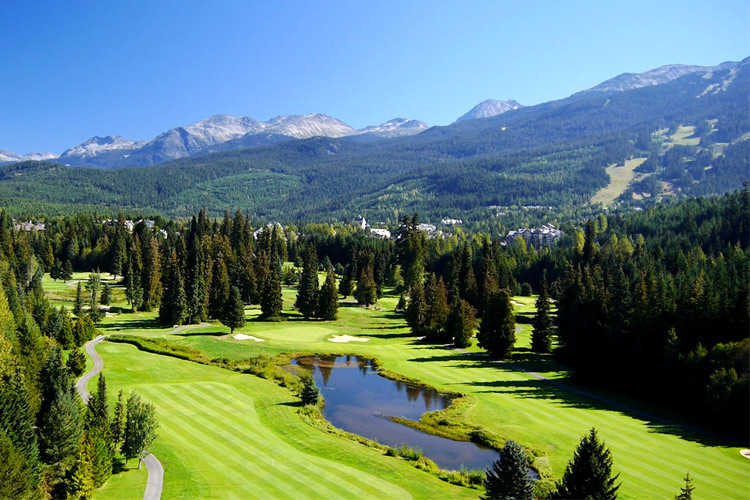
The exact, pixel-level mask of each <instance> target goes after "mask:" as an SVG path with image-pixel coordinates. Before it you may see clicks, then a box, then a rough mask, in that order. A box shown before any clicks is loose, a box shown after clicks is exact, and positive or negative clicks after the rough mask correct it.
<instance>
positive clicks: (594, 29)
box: [0, 0, 750, 153]
mask: <svg viewBox="0 0 750 500" xmlns="http://www.w3.org/2000/svg"><path fill="white" fill-rule="evenodd" d="M748 55H750V2H748V1H747V0H739V1H730V0H728V1H721V2H709V1H690V0H681V1H671V0H668V1H661V0H660V1H656V2H654V1H640V0H638V1H636V0H628V1H622V2H606V1H604V2H603V1H591V2H583V1H565V2H560V1H471V2H426V1H405V0H401V1H393V2H391V1H381V0H379V1H359V0H348V1H341V2H334V1H325V2H322V1H321V2H309V1H308V2H301V1H300V2H292V1H283V0H278V1H277V0H273V1H263V2H249V1H235V2H228V1H211V2H206V1H179V2H178V1H159V2H154V1H135V0H128V1H127V2H102V1H97V2H85V1H75V2H59V1H48V2H44V1H29V2H20V1H18V2H15V1H10V0H9V1H4V2H2V3H1V4H0V68H2V70H1V71H2V73H0V75H1V76H0V149H8V150H11V151H16V152H19V153H28V152H31V151H51V152H53V153H61V152H62V151H63V150H64V149H66V148H67V147H70V146H73V145H76V144H79V143H81V142H83V141H84V140H86V139H88V138H89V137H91V136H93V135H122V136H124V137H127V138H129V139H150V138H152V137H154V136H155V135H156V134H158V133H160V132H162V131H164V130H166V129H168V128H171V127H174V126H178V125H188V124H190V123H194V122H196V121H198V120H201V119H203V118H206V117H208V116H210V115H212V114H215V113H227V114H233V115H246V116H252V117H253V118H256V119H259V120H267V119H269V118H271V117H274V116H277V115H285V114H303V113H313V112H320V113H325V114H328V115H331V116H334V117H336V118H339V119H341V120H343V121H345V122H347V123H349V124H350V125H352V126H354V127H357V128H360V127H363V126H366V125H373V124H379V123H382V122H385V121H387V120H389V119H391V118H394V117H397V116H401V117H406V118H417V119H420V120H423V121H425V122H427V123H428V124H430V125H442V124H447V123H450V122H452V121H453V120H455V119H456V118H457V117H458V116H460V115H461V114H463V113H464V112H466V111H467V110H468V109H470V108H471V107H472V106H474V105H475V104H476V103H478V102H479V101H482V100H484V99H487V98H496V99H509V98H512V99H516V100H518V101H519V102H521V103H522V104H526V105H528V104H536V103H540V102H544V101H548V100H552V99H558V98H562V97H566V96H568V95H570V94H572V93H574V92H577V91H578V90H582V89H584V88H588V87H591V86H593V85H595V84H597V83H599V82H601V81H603V80H606V79H608V78H611V77H613V76H616V75H618V74H620V73H623V72H641V71H646V70H649V69H652V68H655V67H658V66H661V65H664V64H671V63H686V64H701V65H711V64H717V63H720V62H723V61H727V60H740V59H743V58H745V57H747V56H748Z"/></svg>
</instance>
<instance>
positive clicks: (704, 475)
mask: <svg viewBox="0 0 750 500" xmlns="http://www.w3.org/2000/svg"><path fill="white" fill-rule="evenodd" d="M294 295H295V292H294V291H293V290H288V289H285V291H284V297H285V312H288V313H289V318H288V321H283V322H279V323H265V322H260V321H255V320H254V317H255V316H257V315H258V314H259V310H258V308H257V306H253V307H248V308H247V309H246V310H247V316H248V323H247V324H246V325H245V327H243V328H242V329H239V330H237V331H236V332H235V333H240V332H241V333H245V334H248V335H253V336H256V337H258V338H261V339H264V340H265V342H263V343H259V342H255V341H252V340H243V341H238V340H235V339H233V338H229V337H228V336H227V333H228V329H227V328H226V327H223V326H221V325H220V324H217V323H214V324H213V325H212V326H211V327H209V328H205V329H201V330H190V331H186V332H181V333H178V334H174V335H167V334H164V333H151V332H154V331H153V330H151V332H149V331H148V330H147V331H146V333H139V334H138V335H153V336H158V337H162V338H165V339H168V340H170V341H173V342H176V343H178V344H183V345H188V346H191V347H193V348H195V349H198V350H200V351H202V352H204V353H206V354H207V355H209V356H210V357H226V358H230V359H241V358H246V357H252V356H257V355H259V354H267V355H270V356H273V355H276V354H278V353H280V352H284V351H294V352H302V351H309V352H331V353H342V354H343V353H352V354H363V355H366V356H371V357H376V358H378V359H379V360H380V361H381V362H382V364H383V366H384V368H386V369H387V370H389V371H393V372H396V373H399V374H402V375H405V376H407V377H412V378H416V379H419V380H422V381H424V382H425V383H428V384H430V385H433V386H435V387H437V388H441V389H446V390H451V391H457V392H461V393H464V394H467V395H469V396H470V405H469V409H468V410H467V412H466V414H465V418H466V419H468V421H469V422H470V423H472V424H477V425H481V426H483V427H485V428H487V429H488V430H491V431H492V432H494V433H496V434H498V435H500V436H502V437H503V438H509V439H515V440H517V441H518V442H520V443H522V444H523V445H525V446H527V447H528V448H530V449H531V450H532V451H533V452H534V453H536V454H537V455H538V457H539V458H538V459H537V465H538V466H540V467H541V468H542V469H545V467H546V471H547V473H548V474H551V475H552V476H553V477H555V478H559V477H560V475H561V474H562V472H563V470H564V468H565V465H566V463H567V461H568V460H569V458H570V457H571V455H572V453H573V450H574V449H575V447H576V445H577V444H578V442H579V440H580V437H581V436H582V435H584V434H585V433H586V432H587V431H588V429H590V428H591V427H596V428H597V429H598V430H599V434H600V436H601V437H602V438H603V439H604V440H605V441H606V443H607V445H608V446H609V447H610V448H611V450H612V453H613V456H614V468H615V471H616V472H618V473H620V480H621V481H622V482H623V485H622V488H621V489H620V498H625V499H627V498H672V497H674V496H675V495H676V494H677V493H678V492H679V490H680V487H681V486H682V484H683V480H682V478H683V477H684V475H685V473H686V472H690V475H691V476H692V477H693V479H694V483H695V485H696V488H697V489H696V494H695V497H696V498H749V497H750V460H747V459H745V458H743V457H741V456H740V454H739V448H737V447H735V446H734V445H729V444H727V443H726V442H721V441H715V440H713V439H711V438H710V437H706V436H703V435H695V434H693V433H691V432H689V431H686V430H684V429H682V428H679V427H677V428H675V427H673V426H668V425H664V424H662V423H660V422H659V421H657V420H655V419H649V418H645V417H643V416H641V415H640V414H636V413H632V412H629V411H627V410H623V409H622V408H621V407H618V406H612V405H610V404H608V403H606V402H603V401H602V400H601V399H595V398H590V397H588V396H584V395H581V394H580V393H578V392H575V391H571V390H567V389H566V388H564V387H559V386H555V385H553V384H550V383H549V382H545V381H542V380H538V379H537V378H535V377H534V376H532V375H531V374H528V373H524V372H521V371H518V370H516V369H514V368H512V367H510V366H507V365H498V364H496V363H492V362H490V361H489V360H488V359H487V358H485V357H484V356H483V355H481V354H477V353H479V352H480V351H481V350H480V349H477V348H476V347H473V348H470V349H469V351H475V352H468V353H461V352H457V351H455V350H453V349H451V348H450V347H448V346H434V345H427V344H423V343H421V342H419V341H417V340H416V339H415V338H413V337H410V336H409V331H408V328H407V327H406V325H405V322H404V320H403V317H402V315H400V314H395V313H393V312H392V310H393V308H394V307H395V305H396V302H397V300H398V297H397V296H387V297H385V298H384V299H382V300H381V301H380V302H379V304H378V307H377V308H370V309H364V308H360V307H356V306H355V305H354V304H353V301H352V299H351V298H350V299H348V300H347V301H345V302H344V303H343V304H342V307H341V308H340V309H339V319H338V320H337V321H335V322H325V321H303V320H302V319H301V318H300V317H299V315H297V314H296V313H295V312H293V311H292V310H291V306H292V303H293V299H294ZM514 300H515V301H517V302H518V303H519V305H518V306H517V311H518V312H522V313H524V314H526V315H530V314H532V313H533V302H534V300H535V297H514ZM150 314H151V318H153V317H155V313H150ZM129 316H130V315H129V314H121V315H119V316H118V318H116V319H117V321H118V322H119V323H121V325H122V326H127V324H128V317H129ZM134 319H135V318H134ZM142 319H145V318H141V320H142ZM113 321H114V320H113ZM139 321H140V320H139ZM520 326H521V331H520V332H519V333H517V338H518V342H517V345H516V347H517V350H516V352H515V354H514V358H513V360H512V362H513V363H514V364H518V365H520V366H522V367H524V368H526V369H528V370H532V371H535V372H539V373H541V374H542V375H544V376H546V377H548V378H550V379H555V380H559V381H561V382H562V383H564V384H565V385H566V386H567V387H572V388H574V389H577V390H580V389H581V388H579V387H577V386H576V385H575V384H574V383H572V382H571V381H570V380H569V379H568V373H567V371H566V369H565V367H564V366H562V365H559V364H558V363H556V362H554V360H553V359H552V358H551V357H550V356H544V355H538V354H534V353H531V352H529V351H528V347H529V346H530V334H531V325H529V324H520ZM125 329H127V328H125ZM136 330H137V328H136ZM332 334H337V335H345V334H348V335H357V336H361V337H366V338H369V339H370V340H369V341H368V342H366V343H359V342H352V343H348V344H338V343H333V342H329V340H328V339H329V338H330V336H331V335H332ZM100 351H101V352H102V353H103V357H104V359H105V374H106V375H107V380H108V382H109V383H110V384H111V385H113V386H114V388H117V387H138V388H139V390H140V391H141V392H142V393H143V394H144V396H146V397H147V398H148V399H149V400H151V401H152V402H153V403H154V404H155V405H157V407H158V411H159V413H160V416H161V417H162V422H163V423H164V429H162V436H161V438H160V439H159V441H158V444H157V448H156V449H155V452H156V454H157V456H159V458H160V459H161V460H162V462H163V463H164V465H165V470H166V471H167V472H166V478H165V488H166V489H165V497H169V496H179V495H183V496H205V495H207V494H212V495H213V494H217V495H220V496H223V495H224V494H225V492H226V490H223V489H222V488H225V487H227V485H230V484H234V482H236V481H240V484H244V483H243V482H242V481H243V479H242V478H246V479H245V481H251V482H253V483H255V481H256V480H255V479H250V478H252V477H253V476H252V475H251V472H250V471H247V470H245V469H244V468H243V467H242V466H241V465H235V466H233V467H229V466H227V467H229V469H231V470H229V469H227V470H226V471H225V470H224V469H225V465H226V464H227V462H235V461H240V462H242V461H247V463H250V464H253V465H254V466H255V467H260V468H261V469H262V470H263V471H265V472H264V473H271V474H276V473H278V474H280V476H279V477H284V474H287V472H277V471H276V469H274V467H273V466H271V467H270V468H269V465H268V464H267V463H261V462H262V460H266V459H267V457H266V458H265V459H261V457H262V456H263V454H264V451H263V450H267V448H264V447H265V446H268V443H266V442H265V441H263V440H262V439H261V438H266V437H267V436H268V435H273V436H275V437H268V438H267V439H271V440H272V441H271V444H272V445H273V449H278V450H283V452H284V453H288V454H290V458H285V461H283V462H281V463H283V464H284V466H285V467H289V468H291V469H294V467H297V466H299V467H303V465H302V464H301V462H305V460H303V458H302V457H306V460H309V459H310V457H309V456H308V455H314V456H315V457H320V458H315V464H320V463H322V462H320V460H323V457H325V458H327V459H328V460H330V461H332V462H335V463H336V464H338V465H337V466H336V467H344V472H341V473H340V474H341V475H342V476H341V477H342V479H341V481H343V483H342V484H349V483H348V482H351V484H352V488H362V486H361V485H359V484H358V483H357V481H356V480H355V479H354V476H353V475H352V474H353V472H352V471H351V470H350V469H356V470H357V471H358V472H357V473H358V474H362V473H363V472H362V471H365V472H364V473H371V467H384V468H385V469H384V470H385V471H387V472H383V473H376V474H373V475H374V476H377V478H379V479H380V480H383V481H386V482H387V483H389V484H391V485H397V486H398V487H399V488H404V489H405V490H409V488H417V489H418V491H417V490H414V489H411V490H409V491H410V492H411V494H413V495H414V496H415V497H419V498H424V497H427V496H429V495H431V494H434V492H435V491H437V490H435V488H437V489H438V490H439V489H440V488H449V485H447V484H446V483H442V482H440V481H438V480H437V479H435V478H434V477H432V476H429V479H425V480H422V479H415V478H421V477H422V476H427V474H424V473H422V472H420V471H417V470H416V469H414V468H413V467H411V466H410V465H408V464H403V463H401V462H398V461H396V460H394V459H386V458H385V457H380V456H379V455H378V453H377V452H375V451H373V450H371V449H368V448H366V447H364V446H362V445H357V444H354V443H349V442H348V441H345V440H343V439H340V438H334V437H331V436H328V435H325V434H322V433H321V432H320V431H317V430H315V429H313V428H312V427H310V426H309V425H307V424H305V423H304V422H303V421H302V420H301V419H300V418H299V417H298V416H297V415H296V414H295V413H294V408H293V407H291V406H287V404H290V403H291V402H293V401H294V400H295V398H294V397H293V396H291V395H290V394H289V392H288V391H286V390H285V389H282V388H280V387H278V386H276V385H275V384H272V383H270V382H267V381H265V380H263V379H259V378H255V377H252V376H248V375H238V374H234V373H232V372H229V371H225V370H220V369H217V368H212V367H206V366H201V365H196V364H193V363H189V362H185V361H178V360H175V359H171V358H166V357H158V356H155V355H151V354H147V353H143V352H138V351H137V350H136V349H135V348H134V347H132V346H126V345H114V344H109V343H105V344H102V345H101V347H100ZM113 392H114V391H113ZM596 394H597V396H600V397H605V398H607V399H610V400H614V401H616V402H617V403H620V404H625V405H628V406H630V407H634V408H636V409H637V410H640V411H642V412H647V413H650V414H656V415H662V416H664V417H666V418H669V419H673V420H681V421H687V422H690V416H689V415H686V416H679V415H678V416H675V415H669V414H665V413H664V412H663V411H660V410H658V409H654V408H651V407H648V406H647V405H644V404H642V403H639V402H637V401H633V400H628V399H627V398H624V397H619V396H616V395H613V394H606V393H602V392H601V391H600V392H597V393H596ZM178 409H179V410H180V411H178ZM181 412H182V413H181ZM173 415H174V419H171V417H172V416H173ZM188 417H189V418H188ZM168 420H171V422H170V423H167V421H168ZM209 424H210V425H209ZM258 425H261V426H265V427H266V434H263V433H262V432H261V433H260V434H261V435H260V436H259V437H256V434H255V433H254V432H253V431H254V430H255V429H256V427H257V426H258ZM211 426H214V427H215V429H212V428H211ZM237 433H240V434H241V435H243V436H245V435H246V436H247V439H248V443H247V444H245V441H243V444H242V446H241V447H237V446H236V443H235V445H234V446H235V447H237V448H241V450H244V449H245V448H247V449H248V451H247V452H245V451H241V450H235V448H233V447H232V446H230V444H231V443H234V442H235V441H236V438H233V436H236V435H237ZM243 433H246V434H243ZM185 436H188V438H187V442H188V444H187V445H186V444H184V443H185V442H186V438H185ZM194 436H208V437H206V438H205V439H204V438H203V437H201V438H195V437H194ZM256 440H257V442H256ZM277 440H278V441H282V442H284V443H286V444H283V443H282V444H280V445H279V447H278V448H276V445H277V444H278V443H277V442H276V441H277ZM214 442H217V443H220V444H221V445H222V446H225V445H226V447H225V448H215V449H217V450H221V451H211V449H214V448H213V447H212V444H211V443H214ZM233 450H235V451H233ZM322 450H326V451H325V452H323V451H322ZM344 450H346V451H344ZM232 451H233V452H234V453H238V454H239V455H233V454H231V453H230V452H232ZM306 454H307V455H306ZM165 460H166V461H167V463H165ZM273 460H274V464H276V462H275V458H274V459H273ZM391 462H393V463H395V464H397V465H392V463H391ZM373 463H374V464H377V465H372V464H373ZM326 464H327V462H326ZM362 464H368V465H366V466H365V465H362ZM402 466H403V467H402ZM330 467H333V465H325V466H324V467H323V469H324V470H325V469H328V468H330ZM251 469H254V467H251ZM303 470H304V472H301V473H300V474H303V475H304V476H303V477H307V478H308V479H309V481H303V482H305V483H309V482H311V481H312V478H314V477H318V475H321V474H322V475H321V476H320V477H321V479H320V481H321V482H322V484H327V483H326V481H327V480H328V479H327V478H328V477H329V476H328V475H325V474H324V473H323V472H321V471H320V470H319V469H317V468H316V469H304V468H303ZM335 470H338V469H335ZM378 470H379V469H378ZM284 471H286V469H284ZM172 474H174V475H178V476H179V478H177V479H175V480H174V483H173V484H172V485H170V481H171V479H170V478H171V477H173V476H172ZM308 474H309V476H308ZM336 474H339V472H337V473H336ZM403 478H409V479H408V480H404V481H405V482H400V481H401V479H403ZM433 479H434V481H438V483H437V485H436V483H434V482H433V481H432V480H433ZM341 481H340V482H341ZM204 482H205V483H206V484H209V486H202V485H203V484H204ZM363 482H365V483H367V484H368V485H372V487H373V488H374V489H375V490H377V491H378V492H380V494H382V493H385V492H386V490H387V485H383V484H381V483H379V482H377V481H373V482H371V481H370V479H369V478H367V477H366V476H365V479H364V480H363ZM113 484H114V483H113ZM243 487H244V486H243ZM321 487H322V488H327V487H328V486H321ZM108 488H109V487H107V488H105V489H104V490H103V491H102V493H101V495H102V496H106V495H107V494H108V493H107V491H108ZM171 488H174V489H171ZM201 488H209V490H204V489H201ZM263 488H265V487H263ZM269 488H270V487H269ZM345 488H348V486H345ZM379 488H385V489H383V490H380V489H379ZM450 488H452V487H450ZM375 490H373V493H371V494H373V495H376V496H377V494H378V493H374V491H375ZM263 491H265V492H266V493H267V495H266V496H283V495H284V491H276V490H272V489H268V490H263ZM306 491H309V495H311V496H319V494H318V495H316V494H315V493H314V492H313V490H306ZM351 491H352V492H353V491H356V490H355V489H353V490H351ZM394 491H395V493H393V494H396V493H399V492H402V491H401V490H394ZM442 491H443V494H442V496H441V498H444V497H445V490H442ZM451 491H452V492H454V493H455V492H462V491H464V492H465V491H468V490H462V489H455V490H451ZM113 492H114V489H113ZM350 493H351V492H350ZM454 493H451V495H453V494H454ZM468 493H469V494H470V495H471V494H474V495H476V492H471V491H468ZM331 494H332V495H333V496H339V495H340V496H347V495H345V494H344V493H343V492H340V491H339V492H338V493H337V490H331ZM456 494H458V493H456ZM237 495H238V496H240V497H244V496H247V492H245V491H241V490H238V493H237ZM349 496H352V494H350V495H349ZM387 496H390V493H389V495H387Z"/></svg>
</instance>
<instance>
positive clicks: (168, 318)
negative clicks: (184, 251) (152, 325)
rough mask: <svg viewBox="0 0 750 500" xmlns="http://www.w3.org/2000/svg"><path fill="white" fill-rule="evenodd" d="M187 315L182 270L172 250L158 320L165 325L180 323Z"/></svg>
mask: <svg viewBox="0 0 750 500" xmlns="http://www.w3.org/2000/svg"><path fill="white" fill-rule="evenodd" d="M186 316H187V297H186V295H185V284H184V281H183V279H182V270H181V268H180V266H179V264H178V261H177V253H176V252H174V251H172V256H171V257H170V259H169V266H168V273H167V282H166V286H165V287H164V297H163V299H162V302H161V306H160V307H159V320H160V321H161V322H162V323H164V324H165V325H181V324H182V322H183V320H184V319H185V317H186Z"/></svg>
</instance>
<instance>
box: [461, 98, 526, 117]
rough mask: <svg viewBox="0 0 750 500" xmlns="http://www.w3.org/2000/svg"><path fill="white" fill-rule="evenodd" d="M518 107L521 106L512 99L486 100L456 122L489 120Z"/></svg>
mask: <svg viewBox="0 0 750 500" xmlns="http://www.w3.org/2000/svg"><path fill="white" fill-rule="evenodd" d="M520 107H522V106H521V105H520V104H519V103H518V102H517V101H514V100H513V99H507V100H505V101H498V100H496V99H487V100H486V101H482V102H480V103H479V104H477V105H476V106H474V107H473V108H471V109H470V110H469V112H468V113H466V114H465V115H463V116H461V117H459V118H458V120H456V122H462V121H464V120H475V119H477V118H489V117H491V116H497V115H500V114H503V113H506V112H508V111H511V110H514V109H518V108H520Z"/></svg>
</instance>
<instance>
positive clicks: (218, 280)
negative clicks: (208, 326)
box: [208, 255, 231, 319]
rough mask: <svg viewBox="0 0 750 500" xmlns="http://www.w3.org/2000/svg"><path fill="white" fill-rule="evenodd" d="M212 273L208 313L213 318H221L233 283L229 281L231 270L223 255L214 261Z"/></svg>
mask: <svg viewBox="0 0 750 500" xmlns="http://www.w3.org/2000/svg"><path fill="white" fill-rule="evenodd" d="M213 263H214V266H213V271H212V273H211V276H212V279H211V289H210V292H209V301H208V314H209V316H210V317H212V318H216V319H220V318H221V316H222V314H223V312H224V305H225V304H226V303H227V301H228V300H229V292H230V287H231V284H230V282H229V270H228V269H227V264H226V262H225V260H224V257H223V256H222V255H219V256H217V258H216V259H214V261H213Z"/></svg>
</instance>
